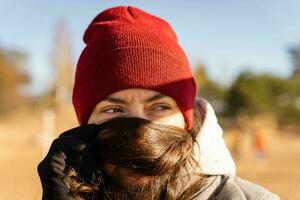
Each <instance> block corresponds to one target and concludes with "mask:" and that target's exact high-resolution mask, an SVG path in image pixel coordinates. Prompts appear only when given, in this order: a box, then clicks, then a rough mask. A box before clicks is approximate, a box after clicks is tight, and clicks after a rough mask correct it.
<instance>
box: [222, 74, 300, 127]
mask: <svg viewBox="0 0 300 200" xmlns="http://www.w3.org/2000/svg"><path fill="white" fill-rule="evenodd" d="M226 102H227V114H229V115H235V114H238V113H239V112H243V113H246V114H249V115H255V114H259V113H273V114H276V115H277V116H278V117H279V120H280V121H283V122H297V121H299V120H300V81H299V80H297V79H284V78H280V77H276V76H274V75H269V74H263V75H255V74H253V73H251V72H248V71H246V72H243V73H241V74H240V75H239V77H238V78H237V79H236V81H235V83H234V84H233V85H232V87H231V88H230V89H229V91H228V94H227V98H226Z"/></svg>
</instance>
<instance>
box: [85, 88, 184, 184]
mask: <svg viewBox="0 0 300 200" xmlns="http://www.w3.org/2000/svg"><path fill="white" fill-rule="evenodd" d="M115 117H138V118H144V119H147V120H150V121H153V122H156V123H160V124H163V125H173V126H176V127H179V128H182V129H184V128H185V121H184V117H183V114H182V113H181V111H180V109H179V107H178V105H177V103H176V101H175V100H174V99H173V98H171V97H169V96H165V95H163V94H161V93H159V92H157V91H153V90H147V89H126V90H121V91H118V92H115V93H113V94H111V95H110V96H108V97H107V98H106V99H104V100H103V101H100V102H99V103H98V104H97V105H96V106H95V108H94V110H93V112H92V114H91V116H90V118H89V120H88V123H89V124H100V123H102V122H104V121H107V120H109V119H112V118H115ZM102 168H103V170H104V171H105V172H106V173H107V174H108V175H109V176H112V175H113V174H114V175H117V176H118V180H119V181H120V184H121V185H123V186H124V187H139V186H143V185H145V184H147V183H149V181H150V178H149V177H146V176H143V175H141V174H138V173H135V171H134V169H129V168H124V167H118V166H116V165H114V164H112V163H108V162H105V163H103V166H102Z"/></svg>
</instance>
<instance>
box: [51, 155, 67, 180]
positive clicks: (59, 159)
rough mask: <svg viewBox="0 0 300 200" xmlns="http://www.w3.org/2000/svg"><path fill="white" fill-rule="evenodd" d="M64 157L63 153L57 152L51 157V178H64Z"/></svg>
mask: <svg viewBox="0 0 300 200" xmlns="http://www.w3.org/2000/svg"><path fill="white" fill-rule="evenodd" d="M65 160H66V155H65V154H64V152H62V151H59V152H57V153H55V154H54V155H53V156H52V160H51V162H50V166H51V177H57V178H59V179H61V178H63V177H64V176H65V169H66V161H65Z"/></svg>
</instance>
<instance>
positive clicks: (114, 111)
mask: <svg viewBox="0 0 300 200" xmlns="http://www.w3.org/2000/svg"><path fill="white" fill-rule="evenodd" d="M102 112H104V113H109V114H114V113H119V112H123V110H122V109H121V108H116V107H113V108H106V109H103V110H102Z"/></svg>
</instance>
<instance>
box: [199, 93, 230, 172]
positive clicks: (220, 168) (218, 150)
mask: <svg viewBox="0 0 300 200" xmlns="http://www.w3.org/2000/svg"><path fill="white" fill-rule="evenodd" d="M196 101H197V107H198V109H199V110H200V113H201V115H204V121H203V122H202V127H201V130H200V132H199V134H198V136H197V138H196V140H197V141H198V144H199V146H198V145H197V144H196V145H195V147H194V148H195V157H196V159H197V160H198V162H199V164H200V167H201V173H202V174H206V175H223V174H224V175H225V174H226V175H233V176H235V175H236V168H235V164H234V161H233V159H232V157H231V155H230V152H229V150H228V148H227V146H226V144H225V141H224V139H223V130H222V128H221V127H220V125H219V124H218V121H217V117H216V115H215V112H214V109H213V108H212V106H211V105H210V103H208V102H207V101H206V100H205V99H202V98H197V99H196Z"/></svg>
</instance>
